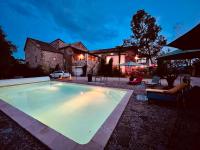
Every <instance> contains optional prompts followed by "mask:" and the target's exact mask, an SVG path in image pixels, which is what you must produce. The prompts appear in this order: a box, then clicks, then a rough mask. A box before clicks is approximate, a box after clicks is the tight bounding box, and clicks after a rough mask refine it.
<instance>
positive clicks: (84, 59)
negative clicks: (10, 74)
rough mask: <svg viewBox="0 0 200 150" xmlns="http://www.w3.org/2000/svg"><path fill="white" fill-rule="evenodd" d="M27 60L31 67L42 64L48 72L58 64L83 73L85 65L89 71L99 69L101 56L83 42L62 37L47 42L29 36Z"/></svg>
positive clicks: (63, 67) (75, 72)
mask: <svg viewBox="0 0 200 150" xmlns="http://www.w3.org/2000/svg"><path fill="white" fill-rule="evenodd" d="M24 51H25V61H26V63H27V64H28V65H29V66H30V67H31V68H36V67H38V66H41V67H42V69H43V70H44V71H46V72H49V71H50V70H51V69H54V68H55V67H56V65H59V67H60V68H61V69H62V70H65V71H68V72H71V73H74V74H77V75H81V74H82V72H83V70H82V67H83V66H85V65H86V66H87V72H89V71H91V69H93V70H97V68H98V59H99V57H98V56H96V55H94V54H91V53H90V52H89V51H88V50H87V48H86V47H85V46H84V45H83V44H82V43H81V42H76V43H72V44H68V43H65V42H63V41H62V40H60V39H56V40H54V41H53V42H50V43H47V42H43V41H39V40H36V39H32V38H27V40H26V44H25V47H24Z"/></svg>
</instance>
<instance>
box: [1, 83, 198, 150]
mask: <svg viewBox="0 0 200 150" xmlns="http://www.w3.org/2000/svg"><path fill="white" fill-rule="evenodd" d="M63 81H64V82H65V80H63ZM67 82H69V81H67ZM70 82H75V83H80V84H91V85H97V86H98V85H100V86H106V87H118V88H125V89H132V90H134V94H133V95H132V96H131V98H130V100H129V103H128V105H127V107H126V108H125V110H124V112H123V114H122V116H121V118H120V120H119V122H118V124H117V126H116V128H115V129H114V131H113V133H112V135H111V137H110V139H109V141H108V143H107V146H106V147H105V149H106V150H116V149H118V150H126V149H136V150H143V149H145V150H149V149H150V150H151V149H153V150H154V149H155V150H165V149H173V150H178V149H181V150H184V149H185V150H186V149H187V150H190V149H191V150H192V149H198V147H199V146H200V117H199V116H200V115H199V114H200V113H199V112H194V111H186V110H182V109H177V108H176V107H173V106H166V105H162V106H161V105H157V104H148V103H147V101H138V100H137V99H136V96H137V94H144V93H145V87H144V85H140V86H131V85H127V81H123V80H121V81H118V82H116V81H109V82H104V83H88V82H87V81H86V80H76V81H70ZM0 149H3V150H4V149H5V150H10V149H14V150H18V149H20V150H21V149H28V150H29V149H30V150H32V149H33V150H35V149H39V150H40V149H41V150H43V149H47V147H46V146H45V145H43V144H42V143H40V142H39V141H38V140H37V139H35V138H34V137H33V136H31V135H30V134H29V133H28V132H27V131H25V130H24V129H22V128H21V127H20V126H19V125H18V124H16V123H15V122H14V121H12V120H11V119H10V118H8V117H7V116H6V115H5V114H3V113H2V112H0Z"/></svg>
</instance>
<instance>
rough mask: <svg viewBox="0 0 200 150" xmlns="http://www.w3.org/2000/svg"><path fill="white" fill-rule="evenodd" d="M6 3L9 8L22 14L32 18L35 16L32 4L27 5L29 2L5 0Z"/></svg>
mask: <svg viewBox="0 0 200 150" xmlns="http://www.w3.org/2000/svg"><path fill="white" fill-rule="evenodd" d="M6 4H7V5H8V7H10V9H11V10H14V11H15V12H17V13H18V14H20V15H22V16H25V17H34V18H35V17H36V16H37V15H36V13H35V10H34V8H33V7H32V5H29V3H26V1H21V2H18V1H7V3H6Z"/></svg>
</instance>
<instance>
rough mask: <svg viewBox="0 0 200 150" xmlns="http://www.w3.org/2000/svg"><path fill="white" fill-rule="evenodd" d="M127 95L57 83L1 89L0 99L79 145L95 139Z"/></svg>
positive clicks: (104, 89)
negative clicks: (96, 134)
mask: <svg viewBox="0 0 200 150" xmlns="http://www.w3.org/2000/svg"><path fill="white" fill-rule="evenodd" d="M126 93H127V91H126V90H119V89H113V88H105V87H97V86H87V85H79V84H72V83H62V82H56V81H47V82H38V83H31V84H22V85H14V86H6V87H0V99H2V100H3V101H5V102H6V103H8V104H10V105H12V106H14V107H15V108H17V109H19V110H21V111H22V112H24V113H26V114H28V115H29V116H31V117H33V118H35V119H36V120H38V121H40V122H42V123H43V124H45V125H47V126H48V127H50V128H52V129H54V130H56V131H57V132H59V133H60V134H62V135H64V136H66V137H68V138H69V139H71V140H73V141H75V142H77V143H79V144H86V143H88V142H89V141H90V140H91V139H92V137H93V136H94V135H95V133H96V132H97V131H98V130H99V128H100V127H101V126H102V124H103V123H104V122H105V121H106V119H107V118H108V117H109V115H110V114H111V113H112V111H113V110H114V109H115V108H116V106H117V105H118V104H119V103H120V101H121V100H122V98H123V97H124V96H125V94H126Z"/></svg>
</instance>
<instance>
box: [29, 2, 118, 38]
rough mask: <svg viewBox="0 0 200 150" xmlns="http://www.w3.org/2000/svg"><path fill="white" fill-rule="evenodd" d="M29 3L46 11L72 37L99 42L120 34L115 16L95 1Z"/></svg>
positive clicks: (47, 15)
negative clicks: (104, 10)
mask: <svg viewBox="0 0 200 150" xmlns="http://www.w3.org/2000/svg"><path fill="white" fill-rule="evenodd" d="M29 5H32V6H33V7H35V8H36V9H37V11H39V12H40V13H45V15H46V17H48V18H50V19H51V20H53V21H54V23H55V24H56V26H57V27H56V28H57V29H59V28H62V29H64V31H66V33H68V34H71V37H72V38H77V39H78V38H79V39H84V40H85V41H87V42H97V41H98V42H99V41H104V40H109V39H113V38H116V37H117V36H118V35H119V33H118V30H117V25H116V21H115V17H113V16H112V15H109V14H108V13H107V12H103V8H99V7H98V6H97V5H96V3H94V1H93V2H91V1H89V0H85V1H83V0H76V1H73V0H67V1H56V2H55V1H54V0H48V1H47V0H43V1H40V2H39V1H34V0H30V1H29ZM101 10H102V11H101Z"/></svg>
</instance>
